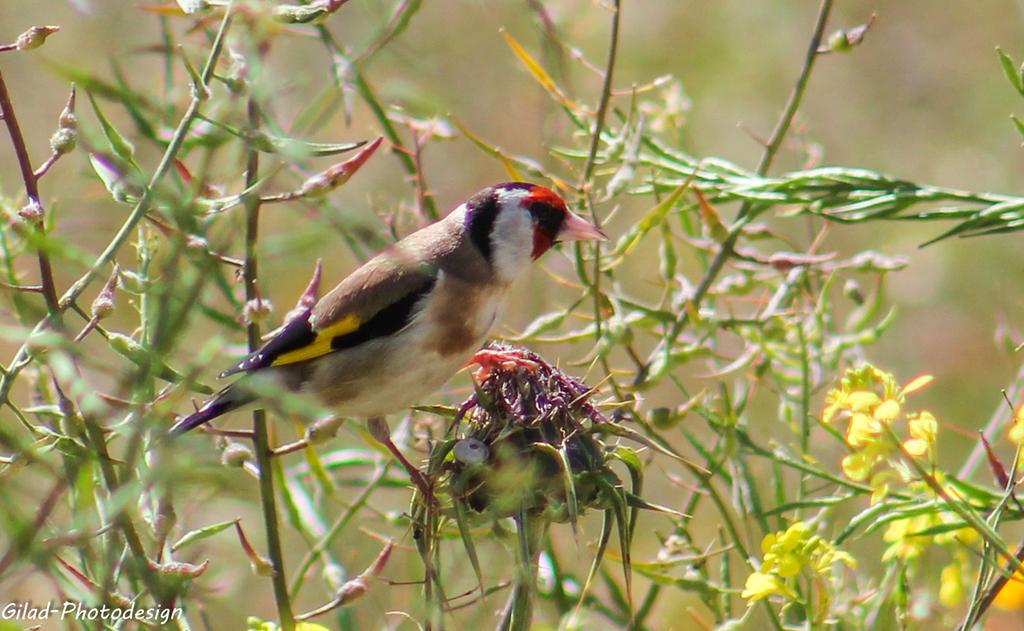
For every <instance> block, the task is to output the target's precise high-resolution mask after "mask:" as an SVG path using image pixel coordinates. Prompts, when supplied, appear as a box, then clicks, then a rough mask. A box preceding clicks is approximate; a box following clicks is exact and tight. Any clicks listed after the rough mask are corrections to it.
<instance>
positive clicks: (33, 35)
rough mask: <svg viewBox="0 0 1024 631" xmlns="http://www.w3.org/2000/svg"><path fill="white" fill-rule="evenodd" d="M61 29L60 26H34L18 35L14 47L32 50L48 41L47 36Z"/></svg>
mask: <svg viewBox="0 0 1024 631" xmlns="http://www.w3.org/2000/svg"><path fill="white" fill-rule="evenodd" d="M59 30H60V27H59V26H33V27H32V28H30V29H29V30H27V31H25V32H24V33H22V34H21V35H19V36H18V39H17V41H15V42H14V47H15V48H17V49H18V50H32V49H33V48H39V47H40V46H42V45H43V42H45V41H46V38H47V37H49V36H50V35H52V34H54V33H56V32H57V31H59Z"/></svg>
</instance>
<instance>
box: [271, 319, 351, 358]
mask: <svg viewBox="0 0 1024 631" xmlns="http://www.w3.org/2000/svg"><path fill="white" fill-rule="evenodd" d="M360 324H362V322H361V321H360V319H359V317H358V316H357V315H355V314H350V315H347V316H345V317H344V318H342V319H341V320H338V321H337V322H335V323H334V324H332V325H330V326H328V327H325V328H323V329H321V330H320V331H317V334H316V338H315V339H314V340H313V341H312V342H310V343H309V344H307V345H306V346H303V347H302V348H297V349H295V350H293V351H288V352H287V353H282V354H281V355H280V356H278V357H277V359H275V360H274V361H273V363H272V364H271V366H283V365H285V364H294V363H296V362H301V361H306V360H307V359H314V358H316V357H321V356H323V355H326V354H328V353H330V352H331V351H332V350H333V349H332V348H331V341H333V340H334V338H336V337H338V336H339V335H346V334H348V333H351V332H353V331H355V330H358V329H359V325H360Z"/></svg>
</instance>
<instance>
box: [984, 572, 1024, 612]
mask: <svg viewBox="0 0 1024 631" xmlns="http://www.w3.org/2000/svg"><path fill="white" fill-rule="evenodd" d="M992 604H993V605H995V606H996V607H998V608H1000V609H1003V610H1005V611H1019V610H1021V609H1024V574H1022V573H1020V572H1017V573H1015V574H1014V575H1013V576H1011V577H1010V580H1008V581H1006V584H1005V585H1003V588H1002V589H1000V590H999V593H998V594H996V599H995V600H993V601H992Z"/></svg>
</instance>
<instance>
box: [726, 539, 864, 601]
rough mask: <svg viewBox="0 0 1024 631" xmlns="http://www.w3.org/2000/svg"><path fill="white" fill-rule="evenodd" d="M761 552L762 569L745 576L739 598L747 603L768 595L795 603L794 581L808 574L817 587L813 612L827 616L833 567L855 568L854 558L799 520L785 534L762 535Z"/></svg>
mask: <svg viewBox="0 0 1024 631" xmlns="http://www.w3.org/2000/svg"><path fill="white" fill-rule="evenodd" d="M761 552H762V553H763V554H764V560H763V561H762V562H761V568H760V569H759V570H758V571H757V572H754V573H753V574H751V575H750V576H748V577H747V582H746V584H745V585H744V589H743V594H742V597H743V598H745V599H747V600H748V601H749V602H750V603H755V602H757V601H758V600H761V599H762V598H768V597H769V596H782V597H783V598H785V599H786V600H789V601H794V600H796V598H797V592H796V589H795V582H796V578H797V576H799V575H800V574H802V573H808V574H809V576H810V578H811V579H812V581H813V583H814V584H815V585H816V586H817V587H818V588H819V595H818V599H817V607H816V610H817V611H819V612H820V613H822V615H825V614H827V612H828V610H829V604H830V602H831V596H830V594H829V590H828V589H827V586H828V584H829V583H831V579H832V566H833V565H834V564H836V563H840V562H841V563H845V564H846V565H847V566H849V567H856V565H857V563H856V561H855V560H854V559H853V557H851V556H850V555H849V554H847V553H845V552H843V551H841V550H837V549H836V547H835V546H834V545H833V544H832V542H830V541H828V540H826V539H823V538H821V537H819V536H818V535H816V534H814V533H813V532H812V530H811V527H810V526H809V525H807V524H806V523H804V522H802V521H797V522H794V523H793V524H792V525H791V526H790V527H789V528H787V529H786V530H784V531H781V532H777V533H774V534H767V535H765V537H764V539H763V540H762V541H761Z"/></svg>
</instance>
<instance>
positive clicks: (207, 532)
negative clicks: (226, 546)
mask: <svg viewBox="0 0 1024 631" xmlns="http://www.w3.org/2000/svg"><path fill="white" fill-rule="evenodd" d="M238 520H239V518H237V517H236V518H235V519H229V520H228V521H222V522H217V523H216V524H211V525H209V526H204V527H203V528H197V529H196V530H190V531H188V532H186V533H185V534H184V535H182V537H181V538H180V539H178V540H177V541H175V542H174V545H172V546H171V551H172V552H177V551H178V550H180V549H181V548H184V547H185V546H188V545H191V544H193V543H195V542H197V541H199V540H201V539H206V538H207V537H212V536H213V535H215V534H217V533H218V532H222V531H224V530H227V529H228V528H231V527H232V526H234V525H235V524H236V523H238Z"/></svg>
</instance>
